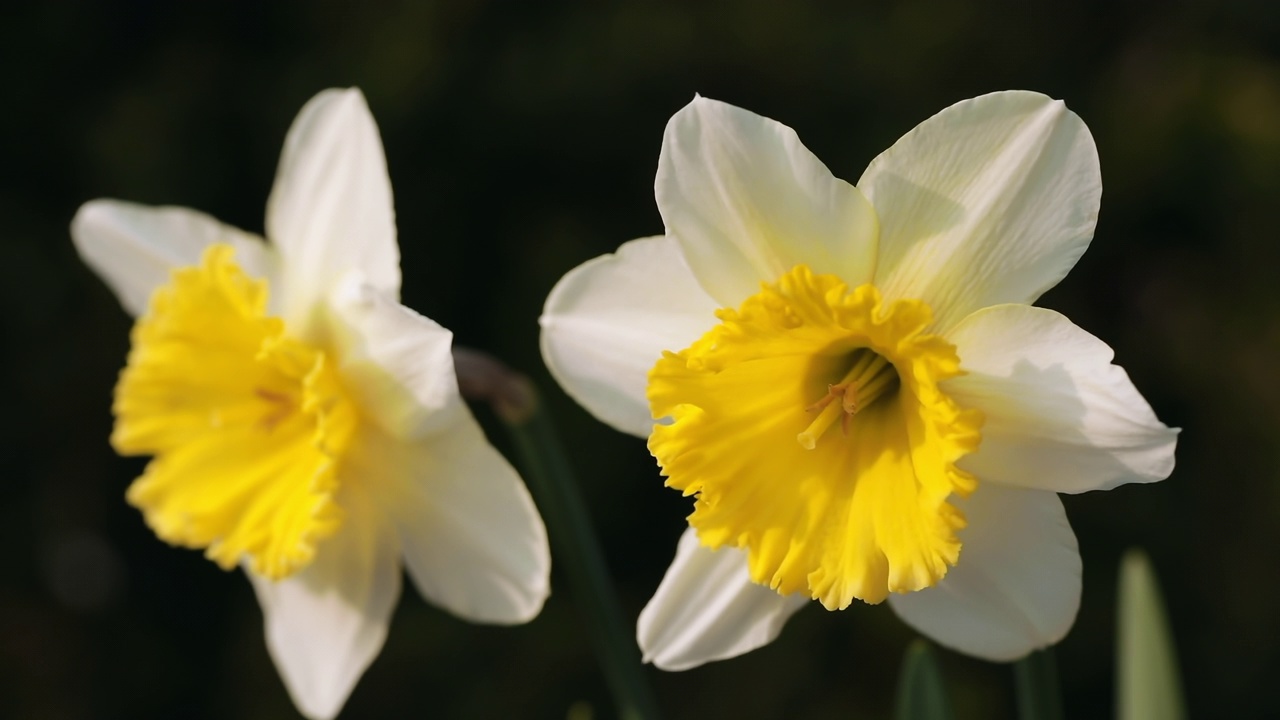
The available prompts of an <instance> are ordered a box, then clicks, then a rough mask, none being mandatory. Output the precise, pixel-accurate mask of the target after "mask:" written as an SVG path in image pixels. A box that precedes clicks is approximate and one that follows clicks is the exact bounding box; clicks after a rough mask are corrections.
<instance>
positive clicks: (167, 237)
mask: <svg viewBox="0 0 1280 720" xmlns="http://www.w3.org/2000/svg"><path fill="white" fill-rule="evenodd" d="M71 239H72V241H74V243H75V246H76V250H77V251H78V252H79V253H80V257H81V258H82V259H83V260H84V261H85V263H86V264H88V265H89V267H91V268H93V270H94V272H96V273H97V274H98V275H99V276H100V277H101V278H102V279H103V280H104V281H105V282H106V283H107V285H108V286H110V287H111V290H112V291H113V292H115V294H116V297H118V298H119V299H120V304H121V305H123V306H124V309H125V312H128V313H129V314H130V315H134V316H137V315H140V314H141V313H142V312H143V311H144V310H146V308H147V302H148V301H149V300H150V298H151V292H152V291H153V290H155V289H156V288H158V287H160V286H161V285H164V284H165V283H167V282H169V273H170V272H171V271H172V270H174V269H176V268H180V267H187V266H191V265H198V264H199V263H200V255H201V253H203V252H204V249H205V248H206V247H208V246H209V245H212V244H213V243H228V244H230V245H231V246H232V247H234V248H235V250H236V262H237V264H239V265H240V267H242V268H244V270H245V271H246V272H248V273H249V274H250V275H253V276H255V277H270V276H271V275H272V274H273V263H272V257H271V251H270V250H268V249H267V247H266V245H265V244H264V243H263V242H262V238H259V237H258V236H256V235H252V234H250V233H246V232H244V231H243V230H238V229H236V228H234V227H231V226H230V225H224V224H223V223H220V222H218V221H217V220H214V219H213V218H211V217H209V216H208V215H205V214H204V213H202V212H197V211H195V210H190V209H188V208H184V207H169V206H163V207H152V206H149V205H140V204H138V203H131V202H124V201H122V200H91V201H89V202H87V203H85V204H84V205H81V206H80V209H79V210H78V211H77V212H76V216H75V218H74V219H72V221H71Z"/></svg>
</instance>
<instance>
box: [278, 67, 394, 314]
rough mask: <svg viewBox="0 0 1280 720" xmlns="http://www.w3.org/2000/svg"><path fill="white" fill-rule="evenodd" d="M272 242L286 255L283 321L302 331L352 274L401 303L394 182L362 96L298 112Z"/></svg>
mask: <svg viewBox="0 0 1280 720" xmlns="http://www.w3.org/2000/svg"><path fill="white" fill-rule="evenodd" d="M267 237H269V238H271V242H273V243H275V245H276V247H277V248H278V249H279V252H280V257H281V260H282V265H283V268H284V276H283V279H282V282H283V285H284V287H283V288H282V292H283V294H284V316H285V319H286V321H289V322H290V323H291V325H293V326H295V328H297V326H299V325H301V326H304V327H305V326H306V324H307V323H309V322H310V321H311V318H310V317H309V313H310V311H311V309H312V308H313V307H314V305H315V304H316V303H317V301H319V300H321V299H322V298H323V296H324V293H325V289H326V288H328V287H331V286H332V284H333V283H334V282H335V281H336V280H337V279H338V278H340V277H341V276H342V275H343V274H344V273H346V272H347V271H348V270H351V269H358V270H360V271H361V272H363V273H364V276H365V278H366V279H367V280H368V282H369V283H370V284H371V285H373V286H374V287H376V288H377V289H379V290H381V291H383V292H386V293H388V294H389V295H391V296H392V297H393V298H395V299H399V293H400V250H399V248H398V247H397V246H396V226H395V210H394V208H393V207H392V200H391V180H390V178H389V177H388V176H387V162H386V158H385V157H384V155H383V152H382V140H381V139H380V137H379V136H378V126H377V125H376V124H375V123H374V121H373V116H372V115H371V114H370V113H369V107H368V105H366V104H365V100H364V95H362V94H361V93H360V91H359V90H356V89H354V88H352V89H349V90H326V91H324V92H322V93H320V94H319V95H316V96H315V97H314V98H312V99H311V100H310V101H309V102H308V103H307V104H306V105H305V106H304V107H303V108H302V110H301V112H299V113H298V117H297V119H296V120H294V121H293V126H292V127H290V128H289V134H288V136H287V137H286V138H285V144H284V151H283V153H282V154H281V156H280V167H279V169H278V170H277V171H276V181H275V186H274V187H273V188H272V189H271V197H270V198H269V199H268V200H267ZM297 331H298V330H297V329H295V332H297Z"/></svg>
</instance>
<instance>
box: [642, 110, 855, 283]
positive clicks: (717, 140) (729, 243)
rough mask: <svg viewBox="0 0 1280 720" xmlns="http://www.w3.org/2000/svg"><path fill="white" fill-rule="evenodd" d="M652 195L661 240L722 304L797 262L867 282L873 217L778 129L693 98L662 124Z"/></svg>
mask: <svg viewBox="0 0 1280 720" xmlns="http://www.w3.org/2000/svg"><path fill="white" fill-rule="evenodd" d="M655 190H656V193H657V199H658V210H659V212H661V213H662V219H663V221H664V222H665V223H666V227H667V234H668V235H671V236H673V237H675V238H677V239H678V240H679V241H680V245H681V248H682V249H683V251H684V255H685V257H686V258H687V259H688V261H689V266H690V267H691V268H692V269H693V273H694V275H696V276H697V278H698V280H699V281H700V282H701V284H702V287H703V288H705V289H706V291H707V293H708V294H710V295H711V296H712V297H714V298H716V300H718V301H719V302H720V303H721V304H722V305H725V306H730V307H736V306H737V305H738V303H740V302H742V300H743V299H744V298H746V297H748V296H749V295H752V294H754V293H756V292H757V291H759V289H760V283H761V282H773V281H775V280H777V279H778V278H779V277H780V276H781V275H782V274H783V273H785V272H786V271H788V270H790V269H791V268H793V267H795V266H796V265H798V264H800V263H805V264H807V265H809V266H810V267H812V268H814V269H815V270H818V271H819V272H824V273H834V274H836V275H838V276H840V278H841V279H843V280H844V281H845V282H847V283H849V285H850V286H851V287H856V286H858V285H861V284H863V283H865V282H870V280H871V277H872V273H873V271H874V268H875V262H876V238H877V232H878V231H877V223H876V211H875V210H873V209H872V207H871V204H870V203H868V202H867V198H866V197H864V196H863V194H862V193H861V192H860V191H859V190H858V188H855V187H853V186H852V185H850V184H849V183H847V182H845V181H843V180H840V179H837V178H836V177H834V176H833V175H832V174H831V171H830V170H828V169H827V166H826V165H823V164H822V161H820V160H818V158H817V157H815V156H814V155H813V153H811V152H809V150H808V148H806V147H805V146H804V145H802V144H801V143H800V139H799V138H798V137H796V133H795V131H794V130H792V129H791V128H789V127H787V126H786V125H783V124H782V123H779V122H776V121H774V120H770V119H768V118H764V117H761V116H759V115H756V114H755V113H752V112H749V111H747V110H743V109H741V108H737V107H734V106H732V105H728V104H725V103H722V102H717V101H715V100H708V99H707V98H703V97H698V98H694V100H693V102H691V103H689V104H688V105H686V106H685V107H684V108H683V109H682V110H680V111H679V112H677V113H676V114H675V115H674V116H672V118H671V120H670V122H668V123H667V129H666V133H665V134H664V135H663V138H662V154H661V155H660V156H659V158H658V177H657V181H656V184H655Z"/></svg>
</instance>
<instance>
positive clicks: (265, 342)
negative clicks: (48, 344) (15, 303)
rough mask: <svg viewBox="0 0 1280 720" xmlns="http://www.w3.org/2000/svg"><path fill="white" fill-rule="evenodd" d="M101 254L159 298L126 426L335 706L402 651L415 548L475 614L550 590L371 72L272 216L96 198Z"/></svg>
mask: <svg viewBox="0 0 1280 720" xmlns="http://www.w3.org/2000/svg"><path fill="white" fill-rule="evenodd" d="M71 233H72V237H73V239H74V241H75V245H76V247H77V249H78V250H79V252H80V254H81V256H82V257H83V258H84V260H85V261H86V262H87V263H88V264H89V265H90V266H91V267H93V268H94V270H96V271H97V272H98V273H99V274H100V275H101V276H102V277H103V279H104V280H105V281H106V282H107V284H108V285H109V286H110V287H111V288H112V290H114V291H115V293H116V295H117V296H118V297H119V298H120V301H121V303H122V304H123V305H124V307H125V309H126V310H127V311H128V312H129V313H131V314H133V315H135V316H137V317H138V320H137V324H136V325H135V326H134V330H133V333H132V349H131V350H130V352H129V358H128V365H127V367H126V368H125V370H124V371H123V373H122V374H121V377H120V381H119V384H118V385H117V386H116V393H115V403H114V412H115V417H116V423H115V429H114V431H113V433H112V436H111V443H112V446H113V447H115V449H116V450H117V451H118V452H120V453H121V454H124V455H151V456H154V458H153V459H152V460H151V461H150V462H149V463H148V465H147V467H146V471H145V472H144V473H143V475H142V476H141V477H140V478H138V479H137V481H135V482H134V483H133V485H132V486H131V487H130V488H129V491H128V495H127V497H128V500H129V502H130V503H132V504H133V505H134V506H136V507H138V508H139V509H140V510H141V511H142V514H143V517H144V518H145V520H146V522H147V524H148V525H149V526H150V527H151V528H152V529H153V530H154V531H155V533H156V534H157V535H158V536H159V537H160V538H161V539H163V540H165V541H166V542H169V543H172V544H174V545H180V546H184V547H190V548H202V549H204V551H205V555H206V556H207V557H209V558H210V559H211V560H213V561H214V562H216V563H217V564H218V565H219V566H221V567H222V568H224V569H231V568H234V567H236V566H241V567H243V568H244V570H245V572H246V573H247V574H248V576H249V579H250V580H251V581H252V584H253V588H254V590H255V591H256V593H257V596H258V600H259V602H260V604H261V606H262V610H263V615H264V616H265V621H266V623H265V624H266V637H267V646H268V649H269V651H270V653H271V657H272V658H273V659H274V660H275V663H276V666H277V668H278V669H279V671H280V674H281V676H282V677H283V679H284V683H285V686H286V687H287V688H288V690H289V693H290V695H291V696H292V698H293V701H294V703H295V705H296V706H297V707H298V709H299V710H300V711H301V712H302V713H303V714H304V715H306V716H308V717H310V718H331V717H333V716H334V715H336V714H337V713H338V711H339V710H340V709H341V708H342V705H343V704H344V703H345V702H346V699H347V696H348V695H349V694H350V692H351V689H352V688H353V686H354V685H355V683H356V681H357V680H358V679H359V677H360V675H361V674H362V673H363V672H364V670H365V668H366V667H368V665H369V663H371V662H372V661H373V659H374V657H376V656H377V654H378V651H379V650H380V649H381V647H382V644H383V641H384V640H385V638H386V634H387V624H388V621H389V620H390V617H391V613H392V610H393V609H394V607H395V604H396V601H397V600H398V599H399V596H400V584H401V565H402V563H403V566H404V568H405V569H406V570H407V571H408V574H409V578H410V579H411V580H412V582H413V584H414V585H415V586H416V587H417V588H418V592H419V593H421V594H422V596H423V597H424V598H426V599H427V600H429V601H430V602H433V603H435V604H436V605H439V606H440V607H442V608H444V609H446V610H448V611H449V612H452V613H454V614H456V615H458V616H460V617H462V618H466V619H469V620H474V621H477V622H486V623H502V624H510V623H520V622H525V621H527V620H529V619H531V618H533V617H534V616H535V615H537V613H538V611H539V610H540V609H541V607H542V604H543V601H544V600H545V599H546V597H547V593H548V571H549V567H550V558H549V554H548V550H547V541H546V533H545V530H544V529H543V525H542V520H541V519H540V517H539V516H538V513H537V510H536V509H535V507H534V505H533V502H532V500H531V499H530V497H529V494H528V491H527V490H526V489H525V487H524V484H523V483H522V482H521V480H520V477H519V476H518V475H517V474H516V472H515V471H514V470H513V469H512V468H511V466H510V465H509V464H508V463H507V462H506V461H505V460H504V459H503V458H502V456H501V455H499V454H498V452H497V451H496V450H494V449H493V447H491V446H490V445H489V443H488V442H487V441H486V439H485V437H484V434H483V432H482V431H481V430H480V427H479V426H478V425H477V424H476V422H475V420H474V418H472V416H471V414H470V412H469V411H468V409H467V406H466V405H465V404H464V403H463V401H462V399H461V397H460V396H459V394H458V385H457V379H456V377H455V375H454V368H453V359H452V356H451V344H452V335H451V334H450V333H449V331H447V330H445V329H444V328H442V327H440V326H439V325H437V324H436V323H434V322H432V321H431V320H429V319H427V318H425V317H423V316H421V315H418V314H417V313H415V312H413V311H412V310H410V309H408V308H406V307H404V306H402V305H400V303H399V300H398V298H399V290H400V267H399V249H398V247H397V245H396V229H395V221H394V213H393V209H392V200H391V184H390V180H389V178H388V176H387V170H386V160H385V158H384V156H383V151H382V142H381V140H380V139H379V136H378V129H377V126H376V125H375V124H374V121H373V117H372V116H371V115H370V113H369V109H368V107H367V106H366V104H365V101H364V97H363V96H362V95H361V94H360V92H359V91H358V90H355V89H351V90H327V91H325V92H322V93H320V94H319V95H317V96H316V97H315V98H314V99H312V100H311V101H310V102H308V103H307V105H306V106H305V107H304V108H303V109H302V111H301V113H300V114H299V115H298V118H297V119H296V120H295V121H294V123H293V127H292V128H291V129H290V131H289V134H288V137H287V138H286V141H285V147H284V153H283V156H282V157H281V160H280V168H279V171H278V173H277V176H276V181H275V186H274V188H273V189H272V192H271V197H270V199H269V200H268V203H267V218H266V235H267V238H269V240H270V242H269V243H267V242H264V240H263V239H262V238H260V237H256V236H254V235H251V234H248V233H245V232H242V231H240V230H237V229H235V228H232V227H229V226H227V225H224V224H221V223H219V222H218V221H216V220H214V219H213V218H211V217H209V216H207V215H204V214H202V213H199V212H196V211H194V210H188V209H186V208H178V207H146V206H142V205H135V204H131V203H125V202H119V201H114V200H95V201H92V202H89V203H86V204H85V205H84V206H83V207H81V208H80V211H79V212H78V213H77V214H76V217H75V219H74V220H73V222H72V226H71Z"/></svg>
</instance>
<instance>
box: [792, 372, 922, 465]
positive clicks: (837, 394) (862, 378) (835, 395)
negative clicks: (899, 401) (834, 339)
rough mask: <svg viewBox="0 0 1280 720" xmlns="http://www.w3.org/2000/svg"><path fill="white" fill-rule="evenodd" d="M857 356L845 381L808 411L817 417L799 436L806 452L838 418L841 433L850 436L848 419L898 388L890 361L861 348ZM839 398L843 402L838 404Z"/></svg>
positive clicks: (833, 386) (815, 445) (829, 387)
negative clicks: (813, 412)
mask: <svg viewBox="0 0 1280 720" xmlns="http://www.w3.org/2000/svg"><path fill="white" fill-rule="evenodd" d="M854 354H855V356H856V357H857V360H855V361H854V363H853V367H851V368H849V372H847V373H845V376H844V378H843V379H841V380H840V382H838V383H836V384H834V385H828V386H827V394H826V395H824V396H823V398H822V399H821V400H819V401H818V402H816V403H814V404H812V405H810V406H809V407H808V408H806V410H808V411H818V417H816V418H814V420H813V422H811V423H809V427H807V428H805V429H804V432H802V433H800V434H799V435H797V436H796V441H797V442H799V443H800V446H801V447H803V448H804V449H805V450H812V449H814V448H815V447H817V446H818V438H820V437H822V435H823V433H825V432H826V431H827V430H828V429H830V428H831V426H832V425H833V424H834V423H835V421H836V418H837V417H839V418H840V428H841V430H843V431H844V434H845V435H848V434H849V420H850V419H851V418H852V417H853V416H854V415H857V414H858V411H859V410H861V409H863V408H866V407H870V406H871V403H873V402H875V401H876V400H878V399H880V396H881V395H884V394H885V393H886V392H888V391H890V390H893V389H895V388H896V387H897V385H898V373H897V371H896V370H894V369H893V365H891V364H889V361H888V360H885V359H884V358H883V357H881V356H880V355H877V354H875V353H874V352H872V351H871V350H868V349H867V348H859V349H858V350H855V351H854ZM837 399H839V400H840V402H836V400H837Z"/></svg>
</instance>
